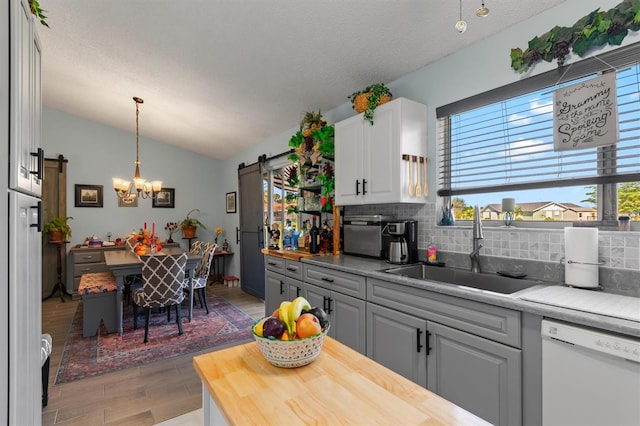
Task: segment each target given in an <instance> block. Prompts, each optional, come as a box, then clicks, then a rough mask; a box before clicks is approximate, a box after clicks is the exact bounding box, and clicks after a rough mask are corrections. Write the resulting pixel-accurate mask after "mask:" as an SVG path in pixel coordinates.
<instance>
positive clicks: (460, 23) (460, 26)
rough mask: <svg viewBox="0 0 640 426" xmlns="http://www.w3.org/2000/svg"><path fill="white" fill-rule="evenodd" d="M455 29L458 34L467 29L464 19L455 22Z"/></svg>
mask: <svg viewBox="0 0 640 426" xmlns="http://www.w3.org/2000/svg"><path fill="white" fill-rule="evenodd" d="M456 30H458V32H459V33H460V34H462V33H463V32H465V31H467V23H466V22H465V21H458V22H456Z"/></svg>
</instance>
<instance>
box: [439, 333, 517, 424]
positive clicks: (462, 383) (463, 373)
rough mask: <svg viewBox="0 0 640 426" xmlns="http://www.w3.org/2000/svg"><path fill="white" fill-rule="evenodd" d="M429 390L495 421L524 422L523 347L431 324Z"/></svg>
mask: <svg viewBox="0 0 640 426" xmlns="http://www.w3.org/2000/svg"><path fill="white" fill-rule="evenodd" d="M427 330H428V331H429V333H430V339H429V342H430V346H431V351H430V354H429V356H428V357H427V370H428V374H427V388H428V389H429V390H431V391H432V392H435V393H437V394H438V395H440V396H442V397H443V398H445V399H447V400H449V401H451V402H453V403H454V404H456V405H459V406H460V407H463V408H464V409H466V410H468V411H471V412H472V413H474V414H476V415H477V416H480V417H482V418H483V419H485V420H487V421H489V422H491V423H492V424H494V425H519V424H522V414H521V413H522V386H521V380H520V377H521V368H522V366H521V351H520V350H519V349H515V348H512V347H509V346H506V345H503V344H501V343H496V342H493V341H491V340H488V339H484V338H481V337H478V336H474V335H473V334H469V333H465V332H464V331H460V330H456V329H454V328H451V327H447V326H444V325H442V324H438V323H434V322H431V321H428V322H427Z"/></svg>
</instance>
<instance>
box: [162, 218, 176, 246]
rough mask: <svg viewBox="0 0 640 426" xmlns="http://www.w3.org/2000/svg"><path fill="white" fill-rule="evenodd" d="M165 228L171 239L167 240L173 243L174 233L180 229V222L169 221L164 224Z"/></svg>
mask: <svg viewBox="0 0 640 426" xmlns="http://www.w3.org/2000/svg"><path fill="white" fill-rule="evenodd" d="M164 230H165V231H167V232H168V233H169V239H168V240H167V242H168V243H172V242H173V234H174V233H175V232H176V231H177V230H178V223H176V222H167V224H166V225H165V226H164Z"/></svg>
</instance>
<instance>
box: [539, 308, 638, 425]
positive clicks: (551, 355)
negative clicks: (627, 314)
mask: <svg viewBox="0 0 640 426" xmlns="http://www.w3.org/2000/svg"><path fill="white" fill-rule="evenodd" d="M542 419H543V424H544V425H549V426H551V425H562V426H567V425H580V426H585V425H598V426H603V425H610V426H614V425H615V426H622V425H625V426H626V425H629V426H631V425H633V426H639V425H640V339H635V338H632V337H621V336H619V335H617V334H610V333H607V332H603V331H598V330H594V329H590V328H586V327H585V328H583V327H580V326H576V325H573V324H567V323H563V322H559V321H552V320H546V319H545V320H543V321H542Z"/></svg>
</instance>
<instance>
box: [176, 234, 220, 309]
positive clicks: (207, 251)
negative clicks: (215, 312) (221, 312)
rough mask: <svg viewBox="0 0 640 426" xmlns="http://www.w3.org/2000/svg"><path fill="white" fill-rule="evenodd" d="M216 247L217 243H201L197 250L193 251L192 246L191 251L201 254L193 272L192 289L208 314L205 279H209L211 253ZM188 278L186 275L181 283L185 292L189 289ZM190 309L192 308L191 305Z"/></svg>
mask: <svg viewBox="0 0 640 426" xmlns="http://www.w3.org/2000/svg"><path fill="white" fill-rule="evenodd" d="M199 242H200V241H196V243H199ZM217 248H218V245H217V244H213V243H201V244H200V245H199V247H198V250H199V252H194V251H193V248H192V253H195V254H199V255H201V256H202V259H201V260H200V262H199V263H198V266H197V267H196V270H195V273H194V277H193V290H194V291H196V290H197V292H198V299H200V307H201V308H202V307H204V308H205V309H206V310H207V314H209V306H208V305H207V280H208V279H209V273H210V272H211V263H212V261H213V255H214V253H215V251H216V249H217ZM189 280H190V278H188V277H187V278H185V280H184V283H183V288H184V289H185V291H187V292H188V291H189ZM194 296H195V295H194ZM191 309H193V306H192V307H191Z"/></svg>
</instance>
